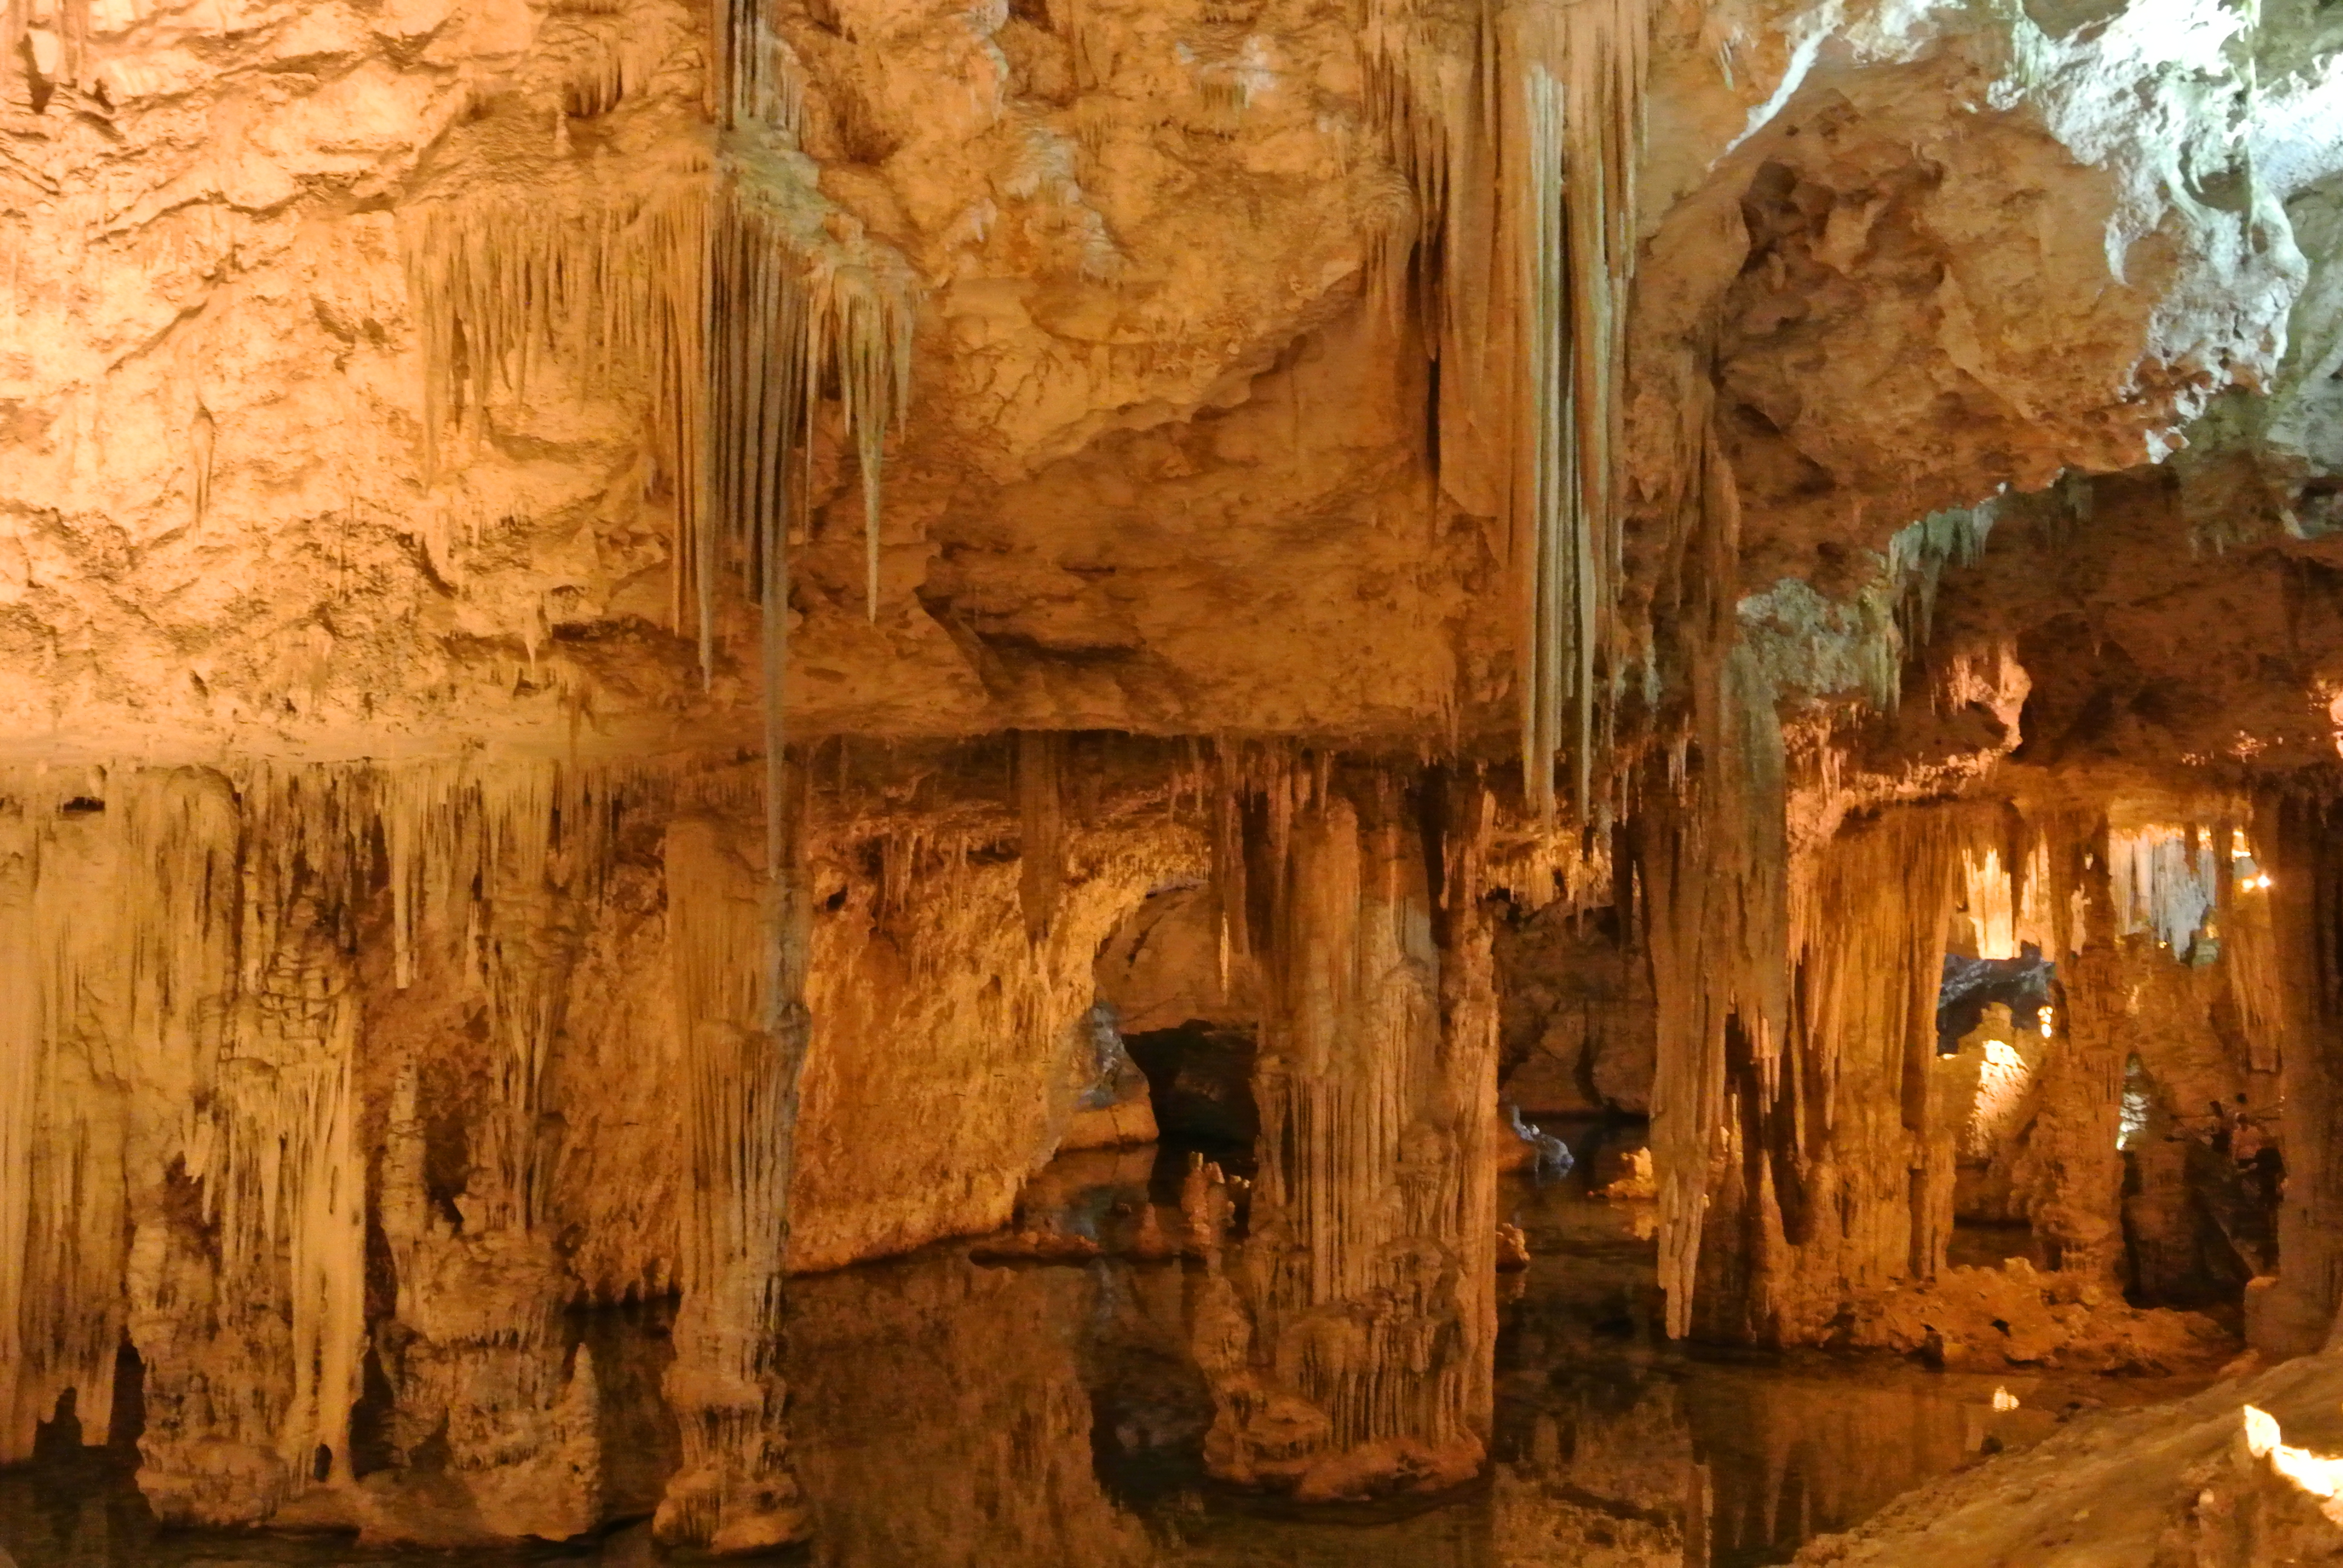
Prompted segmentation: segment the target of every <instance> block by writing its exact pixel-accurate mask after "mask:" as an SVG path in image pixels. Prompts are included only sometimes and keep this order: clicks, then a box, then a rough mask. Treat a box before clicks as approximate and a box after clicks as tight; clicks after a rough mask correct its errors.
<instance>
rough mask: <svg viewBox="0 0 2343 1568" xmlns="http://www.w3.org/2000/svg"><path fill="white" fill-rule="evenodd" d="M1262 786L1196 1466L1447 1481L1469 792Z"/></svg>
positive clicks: (1473, 807) (1482, 1086)
mask: <svg viewBox="0 0 2343 1568" xmlns="http://www.w3.org/2000/svg"><path fill="white" fill-rule="evenodd" d="M1269 789H1270V795H1271V799H1269V801H1268V804H1267V809H1266V810H1265V811H1263V812H1256V813H1252V814H1251V815H1252V816H1253V818H1254V819H1255V820H1256V821H1257V822H1259V823H1260V824H1261V825H1262V830H1261V831H1260V832H1259V833H1257V834H1254V835H1252V836H1251V839H1252V841H1251V842H1249V844H1248V846H1247V849H1248V853H1247V856H1246V859H1247V860H1248V861H1249V862H1250V863H1251V865H1252V868H1253V871H1252V890H1253V894H1254V896H1253V898H1252V900H1251V903H1252V921H1251V922H1250V924H1251V928H1252V930H1254V931H1255V932H1256V933H1257V934H1258V935H1259V936H1260V937H1262V939H1265V940H1257V941H1256V943H1255V948H1256V951H1257V952H1258V953H1259V954H1260V955H1261V957H1262V960H1263V963H1264V968H1265V970H1266V972H1267V975H1268V977H1269V978H1268V988H1269V990H1270V992H1271V1002H1270V1006H1269V1008H1268V1010H1267V1011H1266V1012H1265V1014H1264V1017H1263V1020H1262V1053H1261V1060H1260V1065H1259V1069H1258V1076H1257V1082H1256V1091H1255V1093H1256V1098H1257V1100H1258V1101H1259V1103H1260V1107H1261V1114H1262V1138H1261V1163H1260V1170H1259V1174H1258V1176H1257V1178H1256V1181H1255V1186H1254V1191H1253V1198H1252V1214H1251V1230H1250V1234H1249V1236H1248V1239H1247V1240H1246V1241H1243V1242H1242V1244H1241V1245H1239V1246H1238V1247H1236V1248H1235V1249H1234V1250H1233V1251H1232V1254H1231V1256H1230V1257H1229V1259H1228V1261H1227V1265H1226V1271H1225V1273H1222V1272H1220V1271H1219V1264H1218V1262H1217V1261H1215V1263H1214V1264H1213V1265H1212V1266H1213V1268H1214V1273H1213V1276H1212V1279H1211V1280H1210V1281H1209V1282H1208V1284H1207V1287H1206V1299H1205V1301H1204V1302H1203V1304H1202V1310H1201V1311H1200V1314H1199V1317H1200V1322H1199V1328H1198V1334H1199V1346H1198V1351H1199V1359H1200V1361H1201V1362H1202V1364H1203V1367H1204V1369H1205V1373H1206V1376H1207V1379H1208V1380H1209V1381H1210V1382H1211V1383H1212V1390H1213V1396H1214V1400H1215V1402H1216V1403H1217V1405H1218V1407H1219V1408H1218V1415H1217V1418H1216V1420H1215V1422H1214V1423H1213V1426H1212V1432H1211V1435H1210V1436H1209V1437H1208V1438H1207V1440H1206V1444H1205V1459H1206V1462H1207V1464H1208V1465H1209V1466H1210V1467H1211V1468H1212V1471H1213V1473H1216V1474H1218V1475H1220V1476H1222V1477H1223V1478H1225V1479H1228V1480H1232V1481H1235V1482H1239V1483H1246V1484H1259V1485H1272V1486H1280V1487H1290V1488H1292V1490H1293V1491H1294V1492H1295V1493H1297V1495H1300V1496H1302V1497H1305V1498H1332V1497H1344V1496H1363V1495H1367V1494H1370V1493H1379V1492H1389V1491H1396V1490H1406V1489H1428V1488H1434V1487H1438V1486H1443V1485H1447V1484H1450V1483H1455V1482H1459V1481H1462V1480H1463V1479H1465V1478H1467V1477H1469V1476H1471V1475H1473V1474H1474V1473H1476V1472H1477V1471H1478V1470H1479V1469H1480V1466H1481V1464H1482V1462H1483V1457H1484V1455H1485V1452H1486V1442H1487V1436H1488V1427H1489V1419H1490V1411H1491V1400H1492V1392H1491V1379H1492V1374H1493V1361H1492V1357H1493V1351H1494V1345H1495V1296H1494V1288H1495V1275H1494V1262H1495V1258H1494V1247H1495V1232H1496V1205H1495V1185H1494V1181H1495V1174H1494V1166H1493V1161H1492V1154H1491V1151H1489V1150H1488V1149H1487V1148H1486V1147H1485V1141H1486V1138H1487V1136H1488V1128H1489V1125H1490V1107H1491V1106H1492V1105H1493V1102H1494V1095H1495V1091H1496V1084H1495V1064H1496V1030H1495V1025H1496V1009H1495V1002H1494V993H1493V987H1492V981H1491V974H1492V967H1491V959H1490V933H1489V930H1488V928H1487V923H1486V919H1485V917H1484V916H1483V913H1482V911H1481V909H1480V902H1479V898H1480V888H1481V879H1482V867H1481V859H1482V855H1483V845H1484V842H1485V834H1486V831H1487V823H1488V820H1489V810H1490V805H1489V798H1488V796H1487V794H1486V791H1485V790H1484V789H1483V788H1482V787H1481V786H1479V785H1478V784H1477V783H1464V782H1460V781H1456V780H1453V779H1444V778H1443V777H1441V776H1438V775H1432V776H1427V777H1424V778H1421V779H1413V780H1411V779H1406V778H1403V777H1394V776H1393V775H1392V774H1389V773H1385V772H1380V771H1378V772H1364V773H1362V774H1360V775H1358V776H1356V777H1352V776H1347V775H1346V776H1344V777H1342V778H1340V779H1335V780H1332V781H1331V782H1330V780H1329V779H1327V778H1326V777H1325V776H1323V775H1321V777H1320V778H1319V779H1317V780H1316V781H1315V782H1314V784H1313V782H1312V779H1310V778H1309V777H1308V776H1306V775H1304V774H1302V773H1300V772H1298V771H1295V772H1289V773H1286V774H1284V775H1282V776H1280V777H1278V778H1276V779H1272V782H1271V784H1270V786H1269ZM1264 895H1265V896H1264Z"/></svg>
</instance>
